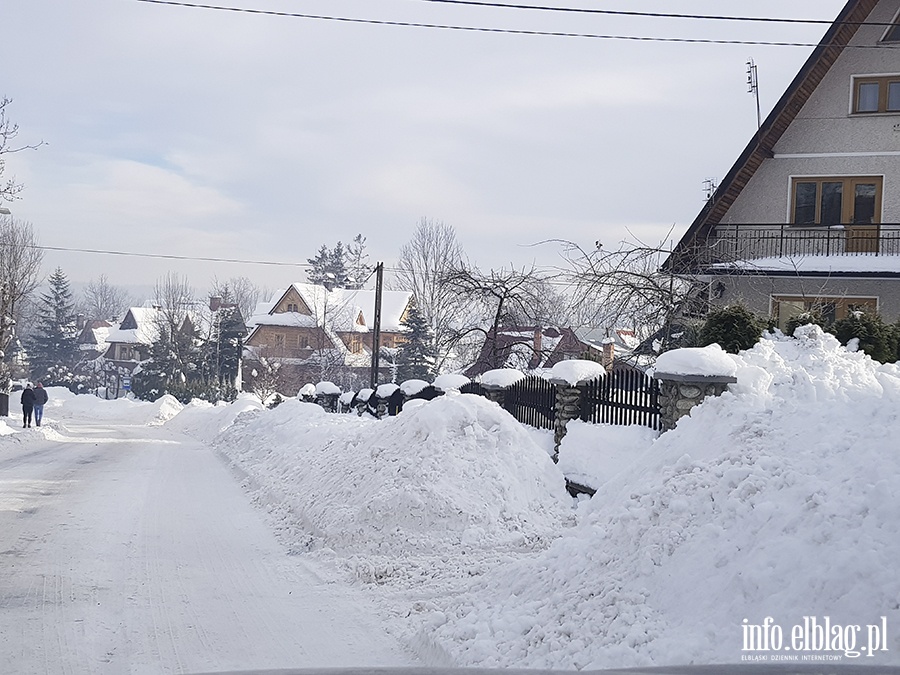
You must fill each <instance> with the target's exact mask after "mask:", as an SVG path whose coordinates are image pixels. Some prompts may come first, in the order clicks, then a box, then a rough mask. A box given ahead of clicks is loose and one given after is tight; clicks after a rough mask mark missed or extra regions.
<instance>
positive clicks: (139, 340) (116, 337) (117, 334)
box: [106, 307, 159, 345]
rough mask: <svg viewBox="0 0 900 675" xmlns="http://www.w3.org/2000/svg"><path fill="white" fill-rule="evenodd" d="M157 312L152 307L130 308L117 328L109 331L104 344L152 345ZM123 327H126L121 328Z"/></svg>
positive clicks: (155, 334)
mask: <svg viewBox="0 0 900 675" xmlns="http://www.w3.org/2000/svg"><path fill="white" fill-rule="evenodd" d="M158 316H159V310H158V309H156V308H154V307H130V308H129V309H128V311H127V312H126V313H125V318H124V319H122V323H121V324H119V327H118V328H112V329H110V331H109V333H108V335H107V336H106V342H107V343H111V342H121V343H125V344H135V345H149V344H153V342H154V341H155V340H156V337H157V335H158V329H157V326H156V319H157V317H158ZM123 326H127V327H125V328H123Z"/></svg>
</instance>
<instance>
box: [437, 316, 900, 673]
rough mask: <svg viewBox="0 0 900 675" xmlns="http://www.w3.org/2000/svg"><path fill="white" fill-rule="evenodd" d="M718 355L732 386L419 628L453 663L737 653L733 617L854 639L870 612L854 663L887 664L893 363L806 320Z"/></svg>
mask: <svg viewBox="0 0 900 675" xmlns="http://www.w3.org/2000/svg"><path fill="white" fill-rule="evenodd" d="M728 358H729V359H731V360H732V362H733V363H734V366H735V371H736V373H737V377H738V383H737V385H733V386H732V390H733V393H731V392H729V393H726V394H724V395H723V396H721V397H719V398H714V399H708V400H707V401H706V402H704V403H703V404H702V405H701V406H699V407H697V408H696V409H695V410H694V411H693V412H692V414H691V415H690V417H686V418H683V419H682V420H680V421H679V423H678V426H677V428H676V429H675V430H673V431H671V432H669V433H666V434H664V435H663V436H661V437H660V438H659V439H658V440H656V441H655V442H654V443H653V444H652V447H650V448H647V449H645V450H644V451H643V453H641V454H640V455H639V456H638V457H636V459H635V462H634V463H633V464H631V465H630V466H628V467H627V468H625V469H624V470H622V471H620V472H619V473H618V474H616V475H615V476H613V477H612V478H611V479H610V480H609V481H608V482H607V483H606V484H604V485H603V486H602V489H601V490H600V491H599V492H598V493H597V495H596V496H595V497H594V498H593V499H592V500H590V501H587V502H583V503H582V506H581V507H580V513H579V520H580V523H579V525H578V526H577V527H576V528H575V529H573V530H569V531H568V532H567V533H566V534H564V535H563V536H562V537H561V538H560V539H558V540H557V541H556V542H554V544H553V545H552V546H551V547H550V548H549V549H548V550H547V551H544V552H543V553H541V554H538V555H537V556H535V557H532V558H525V557H523V558H521V559H520V560H518V561H516V562H513V563H512V564H510V565H507V566H503V567H501V568H498V569H497V570H495V571H494V572H492V573H491V574H489V575H486V576H484V577H482V578H481V579H480V580H478V581H477V582H476V583H475V585H474V588H473V589H472V591H471V593H469V594H468V595H467V596H465V597H463V598H460V599H455V600H453V601H451V602H449V603H448V604H447V605H446V606H443V607H441V611H440V612H436V613H435V614H434V615H433V617H432V620H431V621H430V622H429V625H428V626H426V627H425V628H424V629H423V635H429V636H430V639H433V640H435V641H437V642H438V643H439V644H440V645H441V646H442V647H443V648H444V649H445V650H446V651H447V652H448V653H449V654H450V656H451V658H453V659H454V660H455V661H456V662H457V663H458V664H459V665H478V666H481V667H485V666H503V667H510V666H517V667H528V668H544V667H548V668H550V667H552V668H603V667H613V666H617V667H623V666H628V665H643V664H651V663H657V664H673V663H679V662H682V663H688V662H695V663H710V662H735V661H739V660H740V659H741V656H742V651H741V649H742V644H743V643H742V622H743V621H744V619H747V620H748V623H750V624H755V625H759V624H762V623H763V621H764V619H765V618H766V617H772V619H773V621H774V623H775V624H777V625H778V626H780V627H781V629H782V630H783V632H784V636H785V640H786V641H787V640H789V639H790V636H791V631H792V627H793V626H795V625H802V623H803V617H804V616H808V617H818V620H819V623H820V624H821V622H822V621H824V618H825V617H830V621H831V623H832V625H835V624H837V625H840V626H849V625H860V626H862V627H863V628H862V630H863V632H862V634H861V635H860V638H859V641H860V643H864V642H865V641H866V626H868V625H876V624H880V623H881V617H886V622H887V626H888V627H893V628H889V636H890V638H889V641H888V645H887V646H888V650H887V651H881V652H878V653H877V655H876V656H875V657H872V658H871V659H864V660H865V662H866V663H867V664H870V663H873V662H877V663H884V662H886V661H887V662H894V663H896V662H898V661H900V640H898V633H897V630H896V626H897V625H898V623H900V609H898V607H900V576H898V575H897V573H896V569H897V560H898V559H900V492H898V491H897V489H896V486H897V484H898V482H900V453H898V451H897V441H896V439H897V437H898V436H900V367H898V366H897V365H880V364H878V363H876V362H873V361H872V360H871V359H869V358H868V357H867V356H865V355H863V354H859V353H849V352H847V351H846V350H845V349H843V348H842V347H841V346H840V345H839V343H838V342H837V340H836V339H835V338H833V337H832V336H830V335H824V334H823V333H822V332H821V330H819V329H818V328H815V327H808V328H806V329H804V330H802V331H801V333H800V338H799V339H790V338H786V339H781V340H764V341H761V342H760V343H759V344H758V345H757V346H756V347H754V348H753V349H752V350H749V351H747V352H743V353H742V354H740V355H738V356H730V357H728ZM832 653H834V652H832ZM837 653H838V654H841V655H842V658H843V660H844V661H847V659H848V657H847V656H844V655H843V652H837ZM861 660H863V659H861Z"/></svg>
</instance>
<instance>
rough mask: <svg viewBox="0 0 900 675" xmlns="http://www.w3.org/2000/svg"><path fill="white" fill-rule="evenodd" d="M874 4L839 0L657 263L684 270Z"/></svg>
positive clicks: (875, 1) (870, 0)
mask: <svg viewBox="0 0 900 675" xmlns="http://www.w3.org/2000/svg"><path fill="white" fill-rule="evenodd" d="M877 4H878V0H850V1H849V2H848V3H847V4H846V5H844V8H843V9H842V10H841V13H840V14H838V16H837V18H836V19H835V20H834V23H832V24H831V27H830V28H829V29H828V31H827V32H826V33H825V35H824V36H823V37H822V39H821V40H820V41H819V46H818V47H816V48H815V49H814V50H813V53H812V54H811V55H810V57H809V58H808V59H807V60H806V63H804V64H803V67H802V68H801V69H800V72H799V73H797V76H796V77H795V78H794V80H793V81H792V82H791V84H790V86H789V87H788V88H787V91H785V92H784V94H783V95H782V97H781V99H779V101H778V103H777V104H776V105H775V107H774V108H773V109H772V112H771V113H769V116H768V117H766V119H765V121H764V122H763V123H762V126H761V127H760V128H759V131H757V132H756V133H755V134H754V135H753V138H751V139H750V143H749V144H748V145H747V147H746V148H745V149H744V151H743V152H742V153H741V155H740V157H738V160H737V162H735V163H734V166H732V167H731V170H730V171H729V172H728V174H727V175H726V176H725V178H723V179H722V182H721V183H720V184H719V187H718V189H717V190H716V192H715V194H714V195H713V196H712V198H711V199H710V200H709V201H708V202H707V203H706V205H705V206H704V207H703V210H702V211H700V214H699V215H698V216H697V218H696V219H695V220H694V222H693V223H692V224H691V226H690V227H689V228H688V230H687V232H685V234H684V236H683V237H682V238H681V240H680V241H679V242H678V245H677V246H676V247H675V250H674V251H673V252H672V254H671V255H670V256H669V258H668V259H667V260H666V261H665V263H663V269H667V270H668V269H671V270H672V271H675V272H680V271H687V270H686V269H685V268H686V267H689V266H690V264H691V262H690V261H691V260H692V259H693V256H691V255H689V253H688V252H689V251H690V249H691V247H692V246H693V244H694V243H695V240H696V239H698V238H704V239H705V238H706V236H707V235H708V234H709V231H710V230H711V229H712V228H713V227H715V226H716V225H718V223H719V221H721V219H722V217H723V216H724V215H725V214H726V213H727V212H728V209H729V208H731V205H732V204H733V203H734V201H735V199H737V197H738V195H739V194H740V193H741V191H742V190H743V189H744V187H746V185H747V183H749V182H750V179H751V178H752V177H753V175H754V174H755V173H756V170H757V169H758V168H759V167H760V165H761V164H762V163H763V161H764V160H766V159H770V158H772V157H773V156H774V153H773V148H774V147H775V144H776V143H777V142H778V141H779V139H780V138H781V136H782V135H783V134H784V132H785V131H787V128H788V127H789V126H790V125H791V123H792V122H793V121H794V119H795V118H796V117H797V115H798V114H799V113H800V110H801V109H802V108H803V106H804V105H805V104H806V102H807V101H808V100H809V97H810V96H812V94H813V92H814V91H815V90H816V87H818V86H819V84H820V83H821V82H822V79H823V78H824V77H825V75H826V74H827V73H828V71H829V70H830V69H831V66H833V65H834V62H835V61H836V60H837V58H838V56H840V55H841V53H843V51H844V48H845V47H846V46H847V45H848V44H849V43H850V40H851V39H852V38H853V36H854V35H856V31H857V30H858V29H859V27H860V24H861V23H862V22H864V21H865V20H866V19H867V18H868V16H869V14H870V13H871V12H872V10H873V9H875V6H876V5H877ZM679 258H680V260H679ZM679 262H680V263H681V264H679Z"/></svg>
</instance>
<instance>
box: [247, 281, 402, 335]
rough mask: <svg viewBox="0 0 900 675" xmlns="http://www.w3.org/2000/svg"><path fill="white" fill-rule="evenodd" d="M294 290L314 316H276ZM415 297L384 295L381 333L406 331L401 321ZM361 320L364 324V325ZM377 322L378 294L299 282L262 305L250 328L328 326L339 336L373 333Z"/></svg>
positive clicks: (283, 313) (298, 314) (251, 319)
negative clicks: (376, 302) (280, 306)
mask: <svg viewBox="0 0 900 675" xmlns="http://www.w3.org/2000/svg"><path fill="white" fill-rule="evenodd" d="M292 289H293V290H294V291H295V292H296V293H297V294H298V295H299V296H300V297H301V298H302V299H303V302H304V303H305V304H306V306H307V307H308V308H309V310H310V312H311V314H303V313H301V312H277V313H276V312H275V309H276V307H277V306H278V304H279V302H280V301H281V299H282V298H284V296H285V295H286V294H287V293H288V292H289V291H290V290H292ZM411 298H412V294H411V293H409V292H407V291H383V292H382V297H381V330H383V331H392V332H398V331H401V330H403V326H402V325H401V323H400V321H401V319H402V318H403V314H404V312H405V311H406V307H407V305H409V301H410V299H411ZM360 318H361V320H362V323H360ZM374 318H375V291H373V290H350V289H346V288H335V289H333V290H331V291H329V290H328V289H327V288H325V287H324V286H319V285H316V284H306V283H300V282H295V283H293V284H291V285H290V286H289V287H288V288H287V289H285V290H283V291H280V292H279V293H278V294H277V295H275V296H274V297H273V298H272V299H271V300H269V301H268V302H262V303H259V304H258V305H257V306H256V309H255V311H254V315H253V316H252V317H251V318H250V320H249V321H248V322H247V323H248V325H250V326H258V325H269V326H290V327H315V326H317V325H318V326H323V325H324V326H327V328H329V329H331V330H333V331H337V332H362V333H367V332H369V331H370V330H371V327H372V322H373V321H374Z"/></svg>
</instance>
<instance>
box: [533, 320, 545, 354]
mask: <svg viewBox="0 0 900 675" xmlns="http://www.w3.org/2000/svg"><path fill="white" fill-rule="evenodd" d="M543 338H544V331H543V329H542V328H541V327H540V326H535V327H534V353H535V355H538V354H540V353H541V345H542V342H543Z"/></svg>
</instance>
